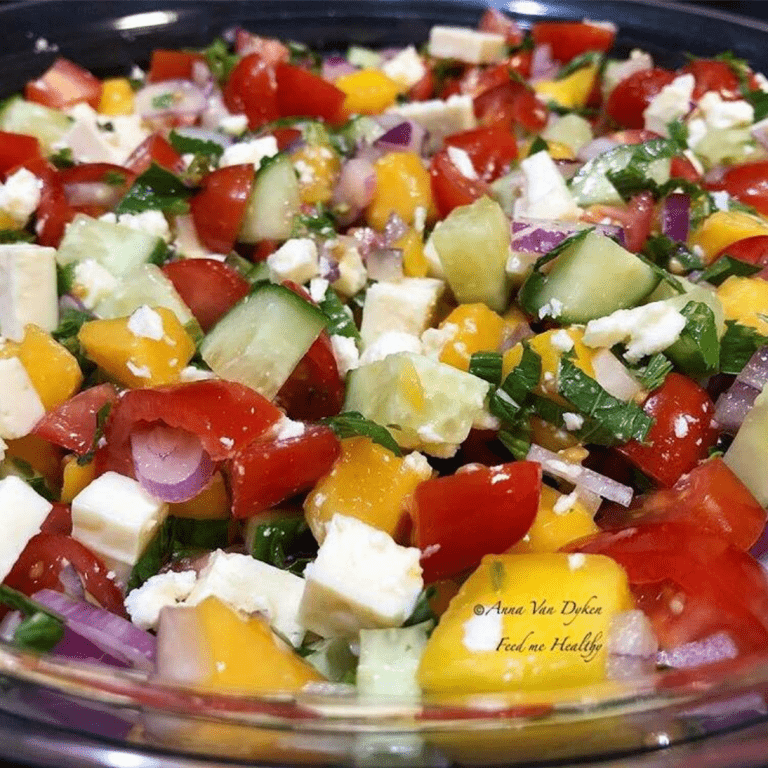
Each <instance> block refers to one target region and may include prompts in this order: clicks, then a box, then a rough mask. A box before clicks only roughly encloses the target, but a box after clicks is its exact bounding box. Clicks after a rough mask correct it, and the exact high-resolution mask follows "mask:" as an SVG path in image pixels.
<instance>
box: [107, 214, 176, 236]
mask: <svg viewBox="0 0 768 768" xmlns="http://www.w3.org/2000/svg"><path fill="white" fill-rule="evenodd" d="M99 220H100V221H108V222H110V223H111V224H122V225H123V226H124V227H128V229H134V230H136V231H137V232H147V233H149V234H150V235H154V236H155V237H159V238H160V239H161V240H164V241H165V242H166V243H169V242H170V241H171V228H170V227H169V226H168V220H167V219H166V218H165V214H164V213H163V212H162V211H142V212H141V213H121V214H120V215H118V216H116V215H115V214H114V213H111V212H110V213H105V214H104V215H103V216H99Z"/></svg>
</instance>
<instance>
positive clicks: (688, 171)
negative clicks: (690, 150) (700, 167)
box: [669, 155, 701, 184]
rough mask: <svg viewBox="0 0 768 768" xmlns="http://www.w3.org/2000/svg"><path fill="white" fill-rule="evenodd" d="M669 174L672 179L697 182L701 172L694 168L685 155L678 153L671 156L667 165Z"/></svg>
mask: <svg viewBox="0 0 768 768" xmlns="http://www.w3.org/2000/svg"><path fill="white" fill-rule="evenodd" d="M669 176H670V178H672V179H685V180H686V181H692V182H693V183H694V184H697V183H698V182H699V181H700V180H701V174H700V173H699V172H698V171H697V170H696V166H695V165H694V164H693V163H692V162H691V161H690V160H689V159H688V158H687V157H685V155H678V156H677V157H673V158H672V162H671V163H670V166H669Z"/></svg>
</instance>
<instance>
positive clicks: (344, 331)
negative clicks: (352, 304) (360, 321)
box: [319, 287, 360, 342]
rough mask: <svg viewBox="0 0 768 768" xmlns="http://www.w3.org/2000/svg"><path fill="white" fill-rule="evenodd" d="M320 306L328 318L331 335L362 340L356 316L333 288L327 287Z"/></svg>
mask: <svg viewBox="0 0 768 768" xmlns="http://www.w3.org/2000/svg"><path fill="white" fill-rule="evenodd" d="M319 306H320V309H321V310H322V311H323V313H324V314H325V316H326V317H327V318H328V325H327V326H326V330H327V331H328V333H329V334H330V335H331V336H346V337H347V338H350V339H354V340H355V341H358V342H359V341H360V331H358V330H357V326H356V325H355V321H354V318H353V317H352V315H351V313H350V311H349V310H348V309H347V306H346V304H344V302H342V300H341V299H340V298H339V294H338V293H336V291H334V290H333V288H330V287H329V288H327V289H326V291H325V296H323V299H322V301H321V302H320V305H319Z"/></svg>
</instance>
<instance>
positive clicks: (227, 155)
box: [219, 122, 278, 170]
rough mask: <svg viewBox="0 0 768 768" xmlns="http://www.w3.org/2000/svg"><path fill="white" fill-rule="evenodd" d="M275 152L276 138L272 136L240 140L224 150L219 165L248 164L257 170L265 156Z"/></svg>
mask: <svg viewBox="0 0 768 768" xmlns="http://www.w3.org/2000/svg"><path fill="white" fill-rule="evenodd" d="M246 125H247V122H246ZM277 152H278V149H277V139H276V138H275V137H274V136H264V137H263V138H261V139H251V140H250V141H240V142H238V143H237V144H232V145H231V146H229V147H227V148H226V149H225V150H224V154H223V155H222V156H221V161H220V162H219V166H220V167H221V168H226V167H227V166H229V165H248V164H250V165H253V167H254V169H255V170H258V168H259V166H260V165H261V161H262V160H263V159H264V158H265V157H274V155H276V154H277Z"/></svg>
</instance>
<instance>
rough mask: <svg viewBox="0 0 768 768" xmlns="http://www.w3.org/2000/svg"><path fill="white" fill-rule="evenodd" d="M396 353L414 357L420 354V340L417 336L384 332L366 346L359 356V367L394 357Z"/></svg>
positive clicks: (400, 332)
mask: <svg viewBox="0 0 768 768" xmlns="http://www.w3.org/2000/svg"><path fill="white" fill-rule="evenodd" d="M398 352H413V353H414V354H416V355H420V354H421V353H422V346H421V340H420V339H419V337H418V336H414V335H413V334H410V333H404V332H403V331H386V332H385V333H382V334H381V336H378V337H377V338H376V340H375V341H374V342H373V343H372V344H369V345H368V346H366V348H365V351H364V352H363V354H362V355H360V363H359V364H360V365H366V364H367V363H375V362H376V361H377V360H383V359H384V358H385V357H388V356H389V355H396V354H397V353H398Z"/></svg>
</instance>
